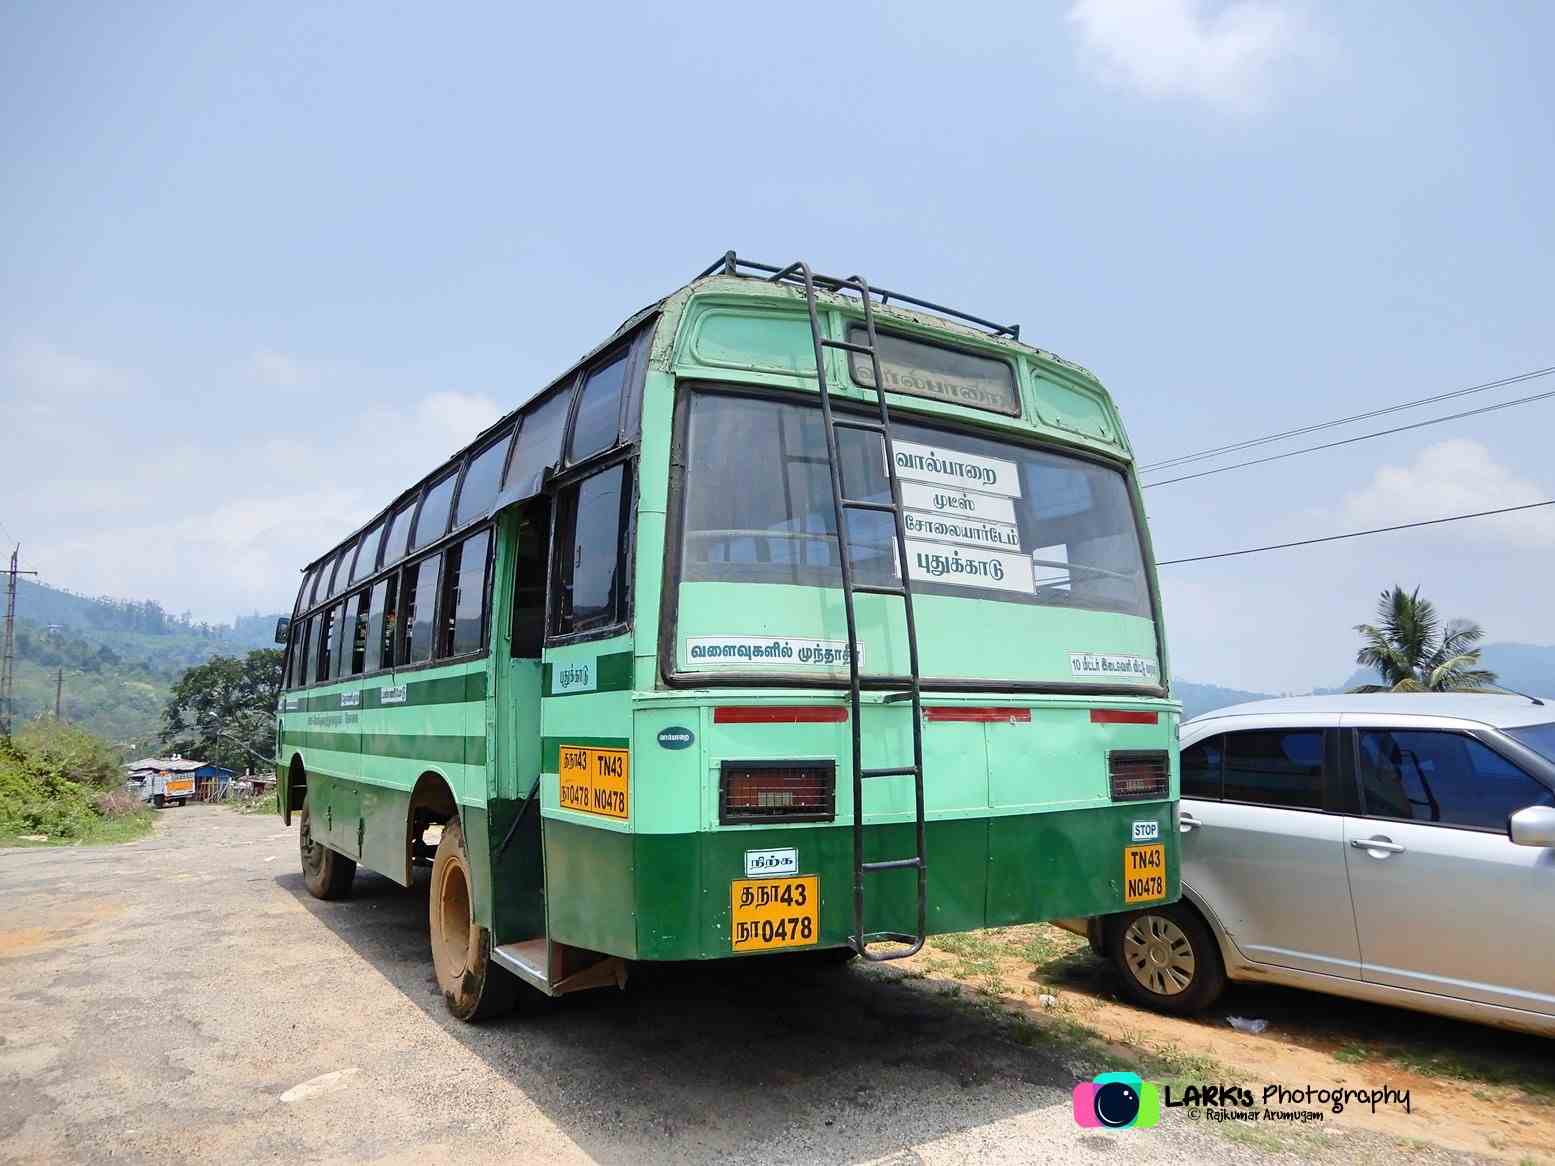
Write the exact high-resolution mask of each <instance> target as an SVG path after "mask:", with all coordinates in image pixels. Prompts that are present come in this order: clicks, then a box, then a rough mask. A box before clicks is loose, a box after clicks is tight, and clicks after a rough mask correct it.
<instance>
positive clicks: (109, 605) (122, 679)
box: [15, 579, 277, 754]
mask: <svg viewBox="0 0 1555 1166" xmlns="http://www.w3.org/2000/svg"><path fill="white" fill-rule="evenodd" d="M276 618H277V617H276V616H274V615H259V614H258V613H255V614H253V615H248V616H239V617H237V618H236V619H234V620H233V622H232V623H231V624H230V625H227V624H211V623H206V622H201V621H196V620H194V619H193V618H192V617H191V616H189V615H188V614H187V613H186V614H183V615H173V614H170V613H169V612H167V611H164V610H163V608H162V606H161V604H159V603H157V602H156V601H155V600H125V599H113V598H106V597H94V596H86V595H77V594H75V593H74V592H71V591H65V590H62V589H60V588H57V587H48V586H45V585H43V584H39V583H33V582H31V581H29V580H25V579H21V580H18V581H17V587H16V685H15V700H16V716H15V719H16V721H17V722H18V723H21V722H24V721H27V720H31V719H32V718H33V717H35V716H38V715H39V714H41V713H50V714H51V713H53V711H54V703H55V694H56V684H58V683H59V681H60V670H61V669H63V673H64V674H63V683H62V684H61V685H60V689H61V693H60V711H61V713H62V714H63V716H64V718H65V720H67V721H69V722H70V723H72V724H78V725H80V726H81V727H83V728H85V729H89V730H90V731H92V732H94V733H97V734H98V735H100V736H102V737H105V738H106V739H108V740H109V741H111V742H113V743H114V744H116V745H118V746H119V747H121V748H122V749H124V750H125V751H126V752H135V753H136V754H145V753H151V752H155V748H154V746H155V744H156V738H157V735H158V733H159V732H160V730H161V727H162V707H163V705H164V704H165V703H166V701H167V696H168V692H169V690H170V689H171V687H172V685H173V683H174V682H175V681H176V680H177V679H178V678H179V677H180V676H181V675H183V673H184V670H185V669H187V668H190V667H192V666H193V665H195V664H203V663H204V662H205V661H206V660H209V659H210V658H211V657H212V656H243V655H247V654H248V652H250V651H252V650H253V649H254V648H267V647H272V646H273V634H274V631H275V621H276Z"/></svg>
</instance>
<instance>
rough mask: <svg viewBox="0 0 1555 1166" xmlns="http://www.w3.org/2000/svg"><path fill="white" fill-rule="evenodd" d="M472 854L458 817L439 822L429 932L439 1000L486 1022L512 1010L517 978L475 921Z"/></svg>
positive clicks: (454, 1010)
mask: <svg viewBox="0 0 1555 1166" xmlns="http://www.w3.org/2000/svg"><path fill="white" fill-rule="evenodd" d="M472 882H473V880H472V878H471V875H470V858H469V854H468V853H467V852H466V850H465V847H464V829H463V827H461V826H460V824H459V819H458V818H450V819H449V820H448V822H447V823H446V824H445V825H444V826H443V836H442V838H440V839H439V840H438V843H437V855H436V857H434V858H433V860H432V883H431V887H430V889H429V891H428V893H427V930H428V933H429V936H430V939H431V943H432V967H433V970H434V971H435V972H436V973H437V986H438V989H439V990H440V991H441V992H442V993H443V1002H444V1003H445V1004H447V1005H448V1011H449V1012H452V1013H453V1014H454V1015H455V1016H457V1017H458V1018H459V1019H460V1020H487V1019H489V1018H491V1017H494V1016H501V1015H502V1014H503V1013H505V1012H509V1011H511V1010H512V1008H513V1005H514V1004H515V1003H516V1002H517V999H518V981H517V980H516V979H514V978H513V976H511V975H509V974H508V973H507V972H506V971H504V970H503V969H502V968H499V967H498V966H497V965H496V964H494V963H493V962H492V960H491V932H490V931H488V930H487V929H486V928H484V927H482V926H480V925H479V924H478V923H476V922H475V914H474V904H473V900H472V898H471V896H470V887H471V885H472Z"/></svg>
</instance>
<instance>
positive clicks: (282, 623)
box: [275, 615, 292, 644]
mask: <svg viewBox="0 0 1555 1166" xmlns="http://www.w3.org/2000/svg"><path fill="white" fill-rule="evenodd" d="M291 630H292V617H291V616H289V615H283V616H282V617H281V618H280V619H278V620H276V621H275V642H276V643H278V644H284V643H286V634H287V633H288V632H290V631H291Z"/></svg>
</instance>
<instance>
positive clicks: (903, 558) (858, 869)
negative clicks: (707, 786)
mask: <svg viewBox="0 0 1555 1166" xmlns="http://www.w3.org/2000/svg"><path fill="white" fill-rule="evenodd" d="M791 280H797V281H799V282H801V283H802V284H803V286H804V292H805V306H806V308H807V309H808V310H809V313H810V337H811V339H812V341H814V344H815V375H816V379H817V380H818V381H819V383H820V390H821V418H822V421H823V424H824V426H825V429H826V459H827V462H828V463H829V465H830V469H831V493H832V507H833V509H834V511H835V513H836V520H837V548H838V553H837V558H838V561H839V564H840V566H841V569H842V604H843V611H844V613H845V614H846V616H847V622H848V698H849V712H850V714H851V716H850V723H851V724H852V726H853V935H852V943H853V948H854V950H855V951H857V952H858V953H859V955H861V956H863V957H864V958H865V959H867V960H873V961H876V962H879V961H884V960H894V959H903V958H905V957H907V956H910V955H913V954H915V953H916V952H918V951H919V950H921V949H922V947H923V941H924V939H925V937H926V935H927V912H928V865H927V861H926V854H925V850H924V841H923V832H924V830H923V692H922V688H921V683H920V680H921V676H920V672H919V668H918V628H917V624H916V623H915V622H914V620H913V606H912V583H911V581H910V579H909V576H908V571H907V529H906V525H905V520H904V518H903V516H902V492H901V488H900V486H899V485H898V484H897V479H896V449H895V445H894V443H893V442H892V439H891V411H890V408H889V407H888V406H887V405H886V398H885V381H884V380H883V379H882V377H881V372H880V352H879V348H878V345H877V342H876V337H875V314H874V308H873V305H872V304H871V301H870V290H869V284H868V282H866V281H865V280H864V278H863V277H862V276H857V275H855V276H851V277H850V278H848V279H843V280H832V279H830V278H827V277H823V280H824V282H825V283H826V284H827V285H828V286H830V287H832V288H834V290H836V291H838V292H843V291H853V292H857V293H858V296H859V299H860V302H861V303H862V304H863V309H864V331H865V335H866V336H867V338H868V343H867V344H854V343H853V342H851V341H848V340H833V339H831V338H830V337H828V336H827V335H826V333H825V330H824V329H823V328H822V327H821V317H820V313H819V311H818V310H817V308H816V302H815V284H816V277H815V275H814V274H813V273H812V272H811V270H810V268H809V266H808V265H807V264H804V263H793V264H790V265H789V266H788V267H785V268H783V270H781V271H779V272H778V273H777V274H776V275H774V276H772V277H771V282H773V283H783V282H785V281H791ZM828 348H837V349H841V350H842V351H844V352H847V353H850V354H853V353H857V354H858V355H861V356H867V357H869V359H870V364H871V368H872V371H873V372H874V388H875V399H876V403H877V405H878V407H879V416H880V419H879V420H878V421H866V420H862V419H856V418H853V417H840V418H839V417H837V416H835V415H834V414H833V413H832V407H831V388H830V385H829V384H828V383H827V379H826V350H827V349H828ZM839 429H853V430H858V431H861V432H864V433H873V434H876V435H877V436H879V438H880V439H881V442H882V443H883V444H884V446H885V458H886V472H887V480H888V483H889V485H890V489H891V501H890V502H868V501H864V500H862V499H857V498H849V497H848V496H847V495H846V493H845V492H844V490H843V482H842V463H841V461H840V459H839V458H838V454H837V430H839ZM850 511H866V512H867V511H873V512H876V513H880V514H889V515H891V517H892V522H893V540H892V541H893V542H894V544H895V550H896V559H897V570H898V575H899V578H900V582H899V585H885V584H870V583H855V582H854V581H853V562H852V556H851V555H850V553H849V536H848V513H849V512H850ZM856 595H889V596H895V597H897V598H900V599H901V601H902V610H903V615H904V617H905V619H906V626H907V667H908V671H907V673H906V675H883V674H876V675H873V676H864V675H861V674H860V672H859V649H858V624H857V620H856V617H855V614H854V606H853V600H854V596H856ZM866 687H867V688H869V689H871V690H877V689H893V688H894V689H903V688H905V689H906V691H905V692H897V693H893V694H891V695H890V696H887V697H886V700H887V701H888V702H889V701H893V700H901V699H903V698H906V699H908V700H910V701H911V702H912V764H911V765H896V766H884V767H879V768H868V767H866V766H865V765H864V753H863V749H864V740H863V730H862V717H861V716H860V712H861V707H860V706H861V700H860V694H861V692H862V690H863V689H864V688H866ZM909 776H910V777H911V778H912V779H913V799H914V831H913V838H914V842H915V849H914V853H913V854H912V855H911V856H909V857H905V858H890V859H884V860H881V861H877V862H865V861H864V783H865V782H866V781H872V780H876V779H880V778H892V777H909ZM893 870H914V871H916V872H917V879H918V888H917V890H918V926H917V930H916V931H915V932H913V933H911V934H909V933H907V932H901V931H875V932H866V931H865V930H864V876H865V875H869V874H876V873H879V872H881V871H893ZM880 941H885V942H891V943H898V944H906V945H907V946H906V948H897V949H894V950H890V951H887V952H880V953H877V952H871V951H870V950H869V945H870V943H872V942H880Z"/></svg>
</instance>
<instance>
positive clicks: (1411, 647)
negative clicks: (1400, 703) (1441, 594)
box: [1351, 586, 1496, 692]
mask: <svg viewBox="0 0 1555 1166" xmlns="http://www.w3.org/2000/svg"><path fill="white" fill-rule="evenodd" d="M1355 630H1356V631H1358V632H1360V633H1361V639H1362V640H1363V641H1364V643H1363V645H1362V647H1361V650H1360V651H1359V652H1357V653H1356V654H1355V662H1356V663H1357V664H1361V665H1363V666H1365V667H1368V668H1375V669H1376V670H1377V673H1378V675H1379V676H1381V677H1382V683H1381V684H1364V685H1361V686H1360V687H1359V688H1355V689H1352V690H1351V691H1353V692H1457V691H1460V690H1463V689H1475V688H1486V687H1489V686H1491V685H1494V684H1495V682H1496V674H1495V673H1494V672H1489V671H1486V670H1485V669H1483V668H1481V667H1480V666H1479V649H1478V648H1477V647H1475V645H1476V644H1478V643H1479V641H1480V640H1482V639H1483V638H1484V636H1485V632H1484V630H1483V629H1482V628H1481V627H1480V626H1479V624H1477V623H1475V622H1474V621H1473V620H1467V619H1450V620H1448V621H1447V622H1446V623H1445V624H1443V623H1442V621H1441V619H1440V618H1439V617H1438V616H1437V614H1436V607H1435V605H1434V604H1432V603H1431V601H1430V600H1428V599H1421V598H1420V588H1418V587H1416V588H1415V589H1414V590H1413V591H1407V592H1406V591H1405V590H1404V589H1403V588H1402V587H1398V586H1394V587H1392V588H1390V589H1389V590H1387V591H1384V592H1383V593H1382V596H1381V598H1380V599H1378V601H1377V623H1376V624H1375V625H1374V624H1369V623H1363V624H1356V625H1355Z"/></svg>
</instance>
